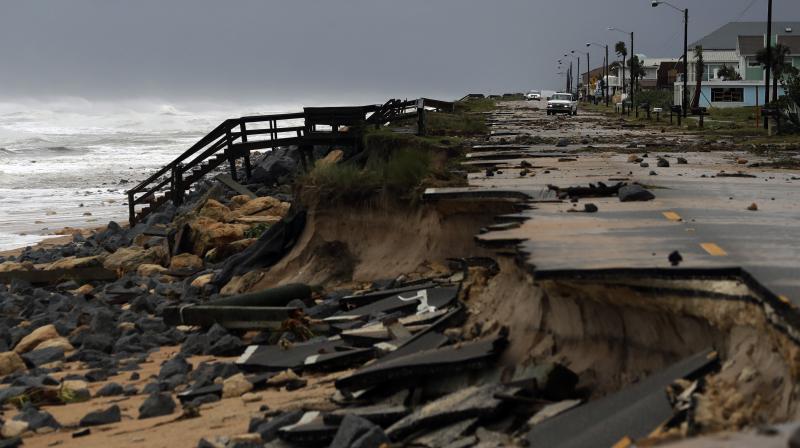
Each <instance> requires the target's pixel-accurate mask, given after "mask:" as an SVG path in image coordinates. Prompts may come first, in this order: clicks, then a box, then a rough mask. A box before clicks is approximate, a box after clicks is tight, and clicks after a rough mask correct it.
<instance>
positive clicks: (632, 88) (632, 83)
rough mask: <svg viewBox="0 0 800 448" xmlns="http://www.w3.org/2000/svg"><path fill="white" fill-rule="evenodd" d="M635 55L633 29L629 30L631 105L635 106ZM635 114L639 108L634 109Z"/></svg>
mask: <svg viewBox="0 0 800 448" xmlns="http://www.w3.org/2000/svg"><path fill="white" fill-rule="evenodd" d="M635 57H636V53H634V51H633V31H631V107H636V106H635V105H634V98H635V96H636V86H635V85H634V82H633V58H635ZM636 114H637V116H638V114H639V109H638V108H637V109H636Z"/></svg>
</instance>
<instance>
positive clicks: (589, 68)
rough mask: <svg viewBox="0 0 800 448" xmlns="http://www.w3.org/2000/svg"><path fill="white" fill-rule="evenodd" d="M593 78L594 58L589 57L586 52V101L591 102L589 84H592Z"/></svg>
mask: <svg viewBox="0 0 800 448" xmlns="http://www.w3.org/2000/svg"><path fill="white" fill-rule="evenodd" d="M591 76H592V58H591V57H589V52H588V51H587V52H586V101H589V84H591V81H592V79H591Z"/></svg>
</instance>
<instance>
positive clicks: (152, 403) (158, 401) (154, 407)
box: [139, 393, 175, 419]
mask: <svg viewBox="0 0 800 448" xmlns="http://www.w3.org/2000/svg"><path fill="white" fill-rule="evenodd" d="M173 412H175V401H174V400H173V399H172V396H170V394H167V393H158V394H152V395H150V396H149V397H147V399H146V400H145V401H144V403H142V405H141V406H139V419H143V418H151V417H160V416H162V415H169V414H172V413H173Z"/></svg>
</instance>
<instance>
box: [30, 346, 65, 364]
mask: <svg viewBox="0 0 800 448" xmlns="http://www.w3.org/2000/svg"><path fill="white" fill-rule="evenodd" d="M22 359H23V360H24V361H25V364H27V365H28V367H39V366H41V365H43V364H48V363H51V362H54V361H61V360H62V359H64V349H63V348H61V347H48V348H43V349H39V350H34V351H32V352H28V353H25V354H24V355H22Z"/></svg>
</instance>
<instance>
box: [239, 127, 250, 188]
mask: <svg viewBox="0 0 800 448" xmlns="http://www.w3.org/2000/svg"><path fill="white" fill-rule="evenodd" d="M239 130H240V131H241V133H242V143H247V127H246V126H245V124H244V121H241V122H240V123H239ZM244 174H245V176H246V177H247V179H250V176H252V167H251V166H250V151H245V153H244Z"/></svg>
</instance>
